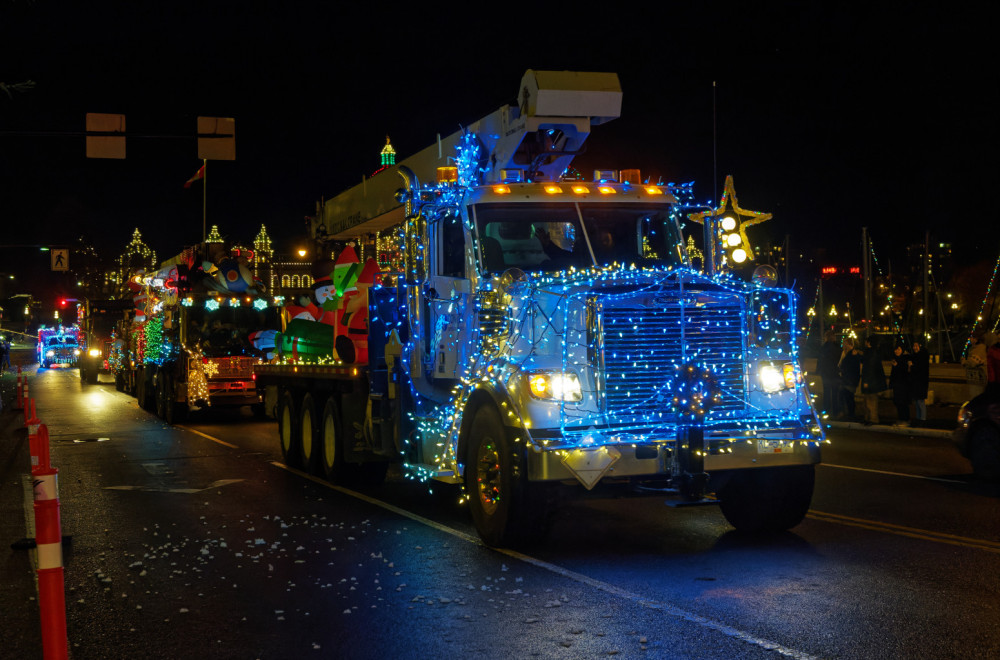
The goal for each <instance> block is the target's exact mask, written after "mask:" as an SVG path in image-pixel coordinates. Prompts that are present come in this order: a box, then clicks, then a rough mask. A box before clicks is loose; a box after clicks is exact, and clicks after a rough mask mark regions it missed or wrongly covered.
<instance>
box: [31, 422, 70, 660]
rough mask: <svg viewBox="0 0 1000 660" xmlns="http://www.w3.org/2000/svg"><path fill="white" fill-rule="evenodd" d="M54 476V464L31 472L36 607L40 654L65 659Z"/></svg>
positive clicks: (63, 592)
mask: <svg viewBox="0 0 1000 660" xmlns="http://www.w3.org/2000/svg"><path fill="white" fill-rule="evenodd" d="M46 434H47V431H46ZM58 477H59V470H56V469H55V468H47V469H44V470H38V471H36V472H35V473H34V474H33V475H32V482H33V484H34V488H33V490H34V493H35V543H36V547H37V548H38V571H37V572H38V609H39V613H40V615H41V624H42V657H43V658H45V660H57V659H59V660H65V659H66V658H68V657H69V639H68V637H67V636H66V582H65V576H64V574H63V556H62V525H61V522H60V520H59V482H58Z"/></svg>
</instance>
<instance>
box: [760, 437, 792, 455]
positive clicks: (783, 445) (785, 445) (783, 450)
mask: <svg viewBox="0 0 1000 660" xmlns="http://www.w3.org/2000/svg"><path fill="white" fill-rule="evenodd" d="M757 453H758V454H790V453H792V447H791V444H790V443H789V442H788V441H786V440H757Z"/></svg>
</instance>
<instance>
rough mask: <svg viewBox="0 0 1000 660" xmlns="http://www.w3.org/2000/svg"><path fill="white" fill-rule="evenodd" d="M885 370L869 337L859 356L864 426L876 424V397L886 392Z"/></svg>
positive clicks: (876, 348)
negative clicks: (864, 409)
mask: <svg viewBox="0 0 1000 660" xmlns="http://www.w3.org/2000/svg"><path fill="white" fill-rule="evenodd" d="M886 389H887V388H886V384H885V369H883V367H882V358H881V357H880V356H879V354H878V347H877V346H875V342H874V341H873V340H872V338H871V337H868V338H867V339H865V352H864V353H862V354H861V394H862V395H863V396H864V398H865V408H866V411H865V424H878V395H879V394H880V393H881V392H884V391H885V390H886Z"/></svg>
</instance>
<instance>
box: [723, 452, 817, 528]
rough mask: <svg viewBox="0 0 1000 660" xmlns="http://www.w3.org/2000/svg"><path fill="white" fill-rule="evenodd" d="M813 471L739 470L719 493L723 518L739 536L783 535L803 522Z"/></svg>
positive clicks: (807, 467)
mask: <svg viewBox="0 0 1000 660" xmlns="http://www.w3.org/2000/svg"><path fill="white" fill-rule="evenodd" d="M815 480H816V470H815V468H814V467H813V466H812V465H793V466H789V467H772V468H760V469H751V470H740V471H738V472H736V473H735V474H733V476H732V478H731V479H730V480H729V482H728V483H726V485H725V486H723V487H722V488H721V489H719V492H718V496H719V499H720V500H721V502H720V504H721V507H720V508H721V509H722V515H724V516H725V517H726V520H728V521H729V524H730V525H732V526H733V527H735V528H736V529H737V530H738V531H741V532H782V531H785V530H787V529H791V528H792V527H795V526H796V525H798V524H799V523H800V522H802V519H803V518H805V516H806V512H807V511H808V510H809V504H810V502H811V501H812V494H813V485H814V483H815Z"/></svg>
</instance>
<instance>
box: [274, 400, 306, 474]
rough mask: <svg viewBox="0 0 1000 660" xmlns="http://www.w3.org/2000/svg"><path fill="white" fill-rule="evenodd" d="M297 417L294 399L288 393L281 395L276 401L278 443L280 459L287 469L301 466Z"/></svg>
mask: <svg viewBox="0 0 1000 660" xmlns="http://www.w3.org/2000/svg"><path fill="white" fill-rule="evenodd" d="M298 425H299V416H298V414H297V411H296V409H295V397H293V396H292V393H291V392H289V391H286V392H284V393H283V394H282V395H281V399H280V400H279V401H278V441H279V444H280V445H281V457H282V459H283V460H284V461H285V464H286V465H288V466H289V467H294V468H297V467H300V466H301V465H302V452H301V450H300V448H299V429H298Z"/></svg>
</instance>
